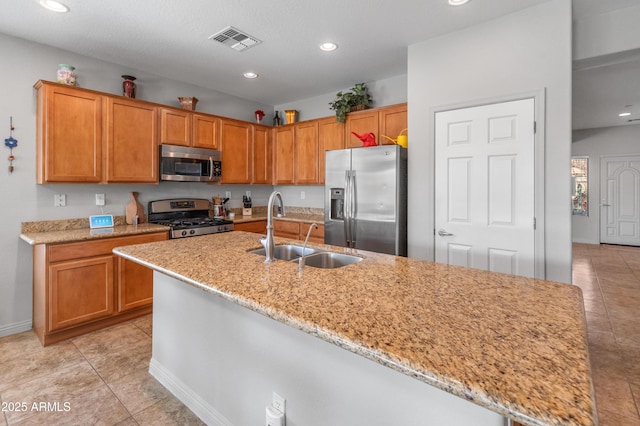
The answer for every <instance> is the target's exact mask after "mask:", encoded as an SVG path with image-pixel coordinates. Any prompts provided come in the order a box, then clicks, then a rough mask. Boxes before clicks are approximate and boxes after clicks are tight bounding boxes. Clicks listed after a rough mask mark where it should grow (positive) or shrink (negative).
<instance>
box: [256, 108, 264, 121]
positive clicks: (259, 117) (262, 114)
mask: <svg viewBox="0 0 640 426" xmlns="http://www.w3.org/2000/svg"><path fill="white" fill-rule="evenodd" d="M263 117H264V111H263V110H261V109H258V110H256V118H257V119H258V120H262V118H263Z"/></svg>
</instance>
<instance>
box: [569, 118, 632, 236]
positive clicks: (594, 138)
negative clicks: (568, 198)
mask: <svg viewBox="0 0 640 426" xmlns="http://www.w3.org/2000/svg"><path fill="white" fill-rule="evenodd" d="M571 149H572V155H580V156H589V216H573V217H572V220H571V222H572V238H573V241H574V242H577V243H587V244H600V203H599V200H600V158H602V157H603V156H611V155H640V125H633V126H616V127H602V128H599V129H588V130H576V131H575V132H573V144H572V146H571Z"/></svg>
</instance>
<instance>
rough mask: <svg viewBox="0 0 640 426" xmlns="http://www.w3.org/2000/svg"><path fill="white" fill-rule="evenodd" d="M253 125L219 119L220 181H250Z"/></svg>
mask: <svg viewBox="0 0 640 426" xmlns="http://www.w3.org/2000/svg"><path fill="white" fill-rule="evenodd" d="M252 130H253V126H252V125H251V124H249V123H244V122H242V121H233V120H225V119H221V120H220V151H222V183H251V169H252V152H251V145H252V140H253V135H252Z"/></svg>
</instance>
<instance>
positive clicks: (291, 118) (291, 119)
mask: <svg viewBox="0 0 640 426" xmlns="http://www.w3.org/2000/svg"><path fill="white" fill-rule="evenodd" d="M284 113H285V115H286V117H287V124H293V123H295V122H296V114H297V113H298V111H297V110H295V109H287V110H285V111H284Z"/></svg>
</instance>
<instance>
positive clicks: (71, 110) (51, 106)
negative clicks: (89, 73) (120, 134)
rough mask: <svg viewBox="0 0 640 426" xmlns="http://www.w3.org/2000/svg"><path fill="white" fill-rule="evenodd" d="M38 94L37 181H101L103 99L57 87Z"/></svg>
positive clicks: (50, 86)
mask: <svg viewBox="0 0 640 426" xmlns="http://www.w3.org/2000/svg"><path fill="white" fill-rule="evenodd" d="M36 89H37V90H38V104H37V105H38V106H37V108H38V113H37V121H38V123H37V154H36V161H37V167H36V181H37V183H49V182H76V183H77V182H82V183H97V182H100V181H101V180H102V96H100V95H98V94H95V93H93V92H90V91H84V90H81V89H76V88H72V87H68V86H61V85H57V84H44V83H41V82H39V83H38V84H37V85H36Z"/></svg>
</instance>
